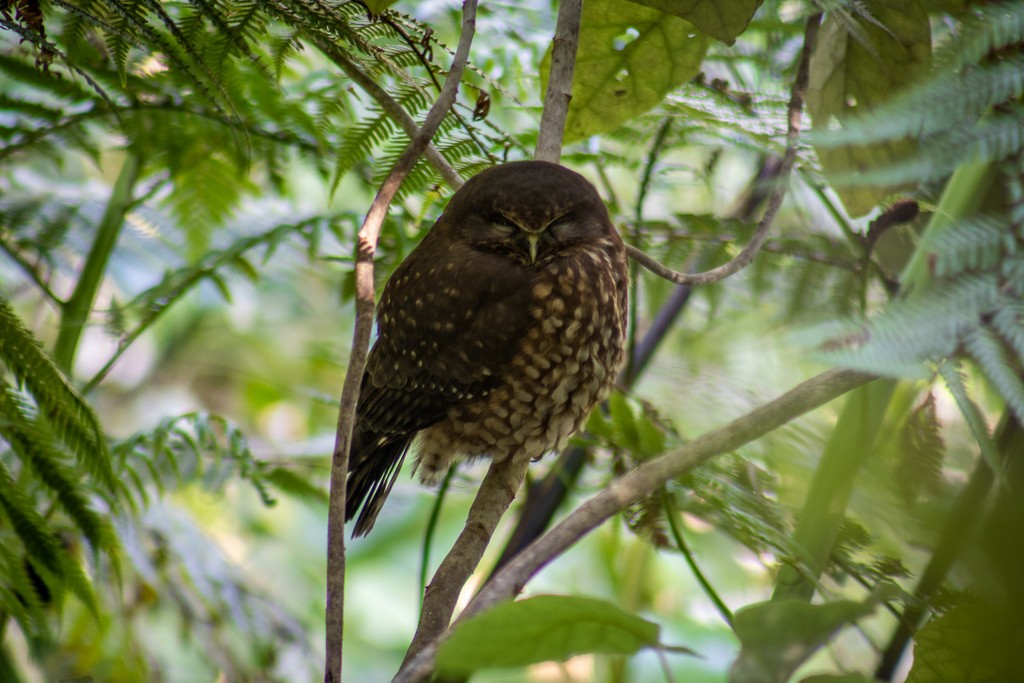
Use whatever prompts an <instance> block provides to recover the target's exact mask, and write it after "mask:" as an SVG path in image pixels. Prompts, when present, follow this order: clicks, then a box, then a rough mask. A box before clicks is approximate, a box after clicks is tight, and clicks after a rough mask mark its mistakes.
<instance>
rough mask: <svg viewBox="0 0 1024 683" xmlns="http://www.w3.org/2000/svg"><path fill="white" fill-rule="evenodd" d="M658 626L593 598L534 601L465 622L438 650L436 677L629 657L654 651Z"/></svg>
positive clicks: (500, 607) (537, 598)
mask: <svg viewBox="0 0 1024 683" xmlns="http://www.w3.org/2000/svg"><path fill="white" fill-rule="evenodd" d="M658 631H659V629H658V625H657V624H652V623H651V622H649V621H645V620H643V619H641V618H640V617H637V616H635V615H633V614H630V613H628V612H625V611H623V610H622V609H620V608H618V607H616V606H615V605H613V604H611V603H608V602H605V601H603V600H595V599H593V598H583V597H570V596H564V595H538V596H535V597H532V598H527V599H525V600H518V601H516V602H510V603H506V604H502V605H498V606H496V607H494V608H493V609H490V610H488V611H487V612H485V613H483V614H480V615H478V616H475V617H473V618H471V619H467V620H466V622H465V623H463V624H461V625H459V626H458V627H457V628H456V629H455V630H454V631H453V632H452V634H451V636H450V637H448V638H447V639H446V640H445V641H444V643H443V644H442V646H441V649H440V650H439V652H438V654H437V667H438V671H439V672H440V673H441V674H442V675H467V674H470V673H472V672H474V671H478V670H480V669H493V668H504V667H512V666H523V665H526V664H533V663H536V662H544V661H549V660H554V661H565V660H567V659H569V658H570V657H572V656H574V655H578V654H583V653H591V652H598V653H604V654H622V655H629V654H633V653H635V652H637V651H638V650H639V649H641V648H644V647H657V646H658Z"/></svg>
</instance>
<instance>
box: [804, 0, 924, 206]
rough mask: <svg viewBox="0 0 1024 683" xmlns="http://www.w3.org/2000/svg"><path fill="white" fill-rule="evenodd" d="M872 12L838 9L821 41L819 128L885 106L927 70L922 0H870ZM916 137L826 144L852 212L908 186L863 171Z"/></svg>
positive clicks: (811, 99)
mask: <svg viewBox="0 0 1024 683" xmlns="http://www.w3.org/2000/svg"><path fill="white" fill-rule="evenodd" d="M855 7H856V8H857V9H860V10H861V12H863V14H864V16H862V17H854V18H850V17H848V16H844V14H843V13H842V12H835V13H830V15H829V17H828V18H827V19H826V20H825V22H824V23H823V24H822V26H821V35H820V36H819V39H818V41H817V43H816V45H815V53H814V58H813V60H812V61H811V64H812V65H813V67H812V69H811V73H810V84H809V86H808V91H807V108H808V110H809V111H810V114H811V116H812V118H813V119H814V126H815V128H816V129H818V130H827V129H829V128H830V127H831V126H832V124H833V120H834V119H838V121H839V122H840V123H842V122H844V121H846V120H848V119H850V118H855V117H857V116H860V115H862V113H863V112H870V111H872V110H874V109H877V108H878V107H880V106H882V105H883V104H884V103H885V102H886V101H887V100H888V99H890V98H892V97H894V96H896V95H898V94H899V92H900V90H901V89H903V88H904V87H906V86H907V84H912V83H915V82H916V81H917V80H918V78H919V77H920V76H921V75H922V74H924V73H926V72H927V70H928V66H929V62H930V61H931V28H930V25H929V21H928V15H927V14H926V13H925V11H924V8H923V7H921V4H920V2H918V0H901V2H878V1H869V2H865V3H864V4H863V5H857V6H855ZM915 149H916V144H915V141H914V140H913V139H895V140H888V141H885V142H879V143H874V144H863V145H849V146H845V147H834V146H827V147H819V148H818V156H819V158H820V159H821V164H822V167H823V168H824V170H825V173H826V174H827V175H829V176H830V177H831V178H832V179H833V186H834V187H835V188H836V191H837V192H838V193H839V195H840V197H842V199H843V204H844V205H845V206H846V210H847V211H848V212H849V213H850V215H852V216H863V215H864V214H866V213H868V212H869V211H871V209H872V208H874V207H875V205H877V204H878V203H879V202H880V201H881V200H882V199H884V198H885V197H886V196H887V195H889V194H891V193H893V192H895V191H896V190H898V189H903V188H901V187H893V186H885V185H876V186H870V185H864V184H863V183H862V182H861V181H860V180H859V179H858V175H860V174H863V173H865V172H869V171H871V170H874V169H877V168H884V167H886V166H889V165H891V164H892V163H893V162H895V161H899V160H901V159H903V158H904V157H906V156H908V155H910V154H912V153H913V152H914V150H915Z"/></svg>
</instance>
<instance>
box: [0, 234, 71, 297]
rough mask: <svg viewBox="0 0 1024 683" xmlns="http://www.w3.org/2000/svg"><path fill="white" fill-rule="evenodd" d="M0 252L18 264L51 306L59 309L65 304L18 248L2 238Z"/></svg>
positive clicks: (0, 239)
mask: <svg viewBox="0 0 1024 683" xmlns="http://www.w3.org/2000/svg"><path fill="white" fill-rule="evenodd" d="M0 251H3V252H4V253H5V254H7V256H8V257H9V258H10V259H11V260H12V261H14V262H15V263H16V264H18V267H19V268H21V269H22V270H23V271H24V272H25V275H27V276H28V277H29V279H31V280H32V282H33V283H34V284H35V286H36V287H38V288H39V291H41V292H42V293H43V295H44V296H45V297H46V299H47V301H49V302H50V303H51V304H56V306H57V307H60V306H61V305H62V304H63V302H62V301H61V300H60V298H59V297H58V296H57V295H56V294H55V293H54V291H53V290H52V289H50V284H49V283H48V282H47V281H46V280H45V279H44V278H43V275H42V273H40V272H39V269H38V268H37V267H36V266H34V265H32V264H31V263H29V262H28V259H26V258H25V257H24V256H22V255H21V252H20V251H19V250H18V249H17V247H15V246H14V245H12V244H11V243H10V242H8V241H7V240H5V239H3V238H2V237H0Z"/></svg>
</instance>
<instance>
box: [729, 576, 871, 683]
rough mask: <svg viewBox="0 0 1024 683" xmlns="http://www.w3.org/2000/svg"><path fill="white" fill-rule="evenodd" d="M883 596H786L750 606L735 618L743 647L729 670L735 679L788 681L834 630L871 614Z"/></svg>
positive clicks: (749, 682)
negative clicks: (816, 599) (814, 600)
mask: <svg viewBox="0 0 1024 683" xmlns="http://www.w3.org/2000/svg"><path fill="white" fill-rule="evenodd" d="M882 599H884V594H883V593H879V594H878V595H872V596H871V597H869V598H868V599H867V600H865V601H863V602H853V601H850V600H833V601H831V602H828V603H826V604H823V605H812V604H810V603H807V602H804V601H803V600H785V601H771V602H765V603H760V604H754V605H748V606H747V607H744V608H743V609H741V610H739V611H738V612H736V616H735V621H734V630H735V631H736V635H737V636H738V637H739V639H740V643H741V644H742V649H741V650H740V656H739V658H738V659H737V660H736V662H735V663H734V664H733V665H732V669H731V670H730V671H729V681H730V683H754V682H757V683H785V681H787V680H789V677H790V676H791V675H792V673H793V672H794V671H795V670H796V668H797V667H798V666H800V664H802V663H803V662H804V661H806V660H807V658H808V657H810V656H811V655H812V654H813V653H814V652H815V651H816V650H818V649H819V648H820V647H821V646H822V645H824V644H825V643H826V642H827V641H828V639H829V638H830V637H831V636H832V634H833V633H835V632H836V631H837V630H838V629H840V628H842V627H843V626H845V625H847V624H849V623H851V622H853V621H856V620H857V619H860V618H861V617H865V616H867V615H869V614H871V613H872V612H873V611H874V610H875V607H876V606H877V604H878V602H879V601H880V600H882Z"/></svg>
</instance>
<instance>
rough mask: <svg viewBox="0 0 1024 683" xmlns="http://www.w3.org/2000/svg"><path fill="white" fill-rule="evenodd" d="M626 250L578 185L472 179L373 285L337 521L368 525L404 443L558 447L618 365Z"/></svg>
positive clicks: (559, 173) (421, 455) (431, 457)
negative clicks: (370, 337) (369, 340)
mask: <svg viewBox="0 0 1024 683" xmlns="http://www.w3.org/2000/svg"><path fill="white" fill-rule="evenodd" d="M626 283H627V265H626V254H625V250H624V248H623V244H622V240H621V239H620V238H619V235H618V233H617V232H616V231H615V228H614V227H613V226H612V223H611V220H610V219H609V218H608V212H607V210H606V209H605V207H604V204H603V203H602V202H601V198H600V197H599V196H598V194H597V191H596V190H595V189H594V187H593V186H592V185H591V184H590V183H589V182H588V181H587V180H586V179H585V178H583V176H581V175H579V174H578V173H574V172H573V171H570V170H568V169H566V168H563V167H561V166H558V165H556V164H551V163H547V162H542V161H521V162H515V163H510V164H504V165H501V166H496V167H494V168H491V169H488V170H486V171H484V172H482V173H480V174H479V175H477V176H475V177H473V178H472V179H470V180H469V181H468V182H467V183H466V184H465V185H464V186H463V187H462V188H461V189H459V190H458V191H457V192H456V193H455V194H454V195H453V196H452V198H451V200H450V201H449V202H448V206H447V208H446V209H445V211H444V213H443V214H442V215H441V217H440V218H439V219H438V220H437V222H436V223H434V225H433V227H432V228H431V229H430V232H428V233H427V235H426V237H424V239H423V241H422V242H421V243H420V245H419V246H418V247H416V248H415V249H414V250H413V251H412V253H410V254H409V256H408V257H407V258H406V259H405V261H403V262H402V264H401V265H399V266H398V268H397V269H396V270H395V272H394V274H393V275H392V276H391V279H390V280H388V283H387V285H386V286H385V287H384V292H383V294H382V296H381V300H380V304H379V305H378V307H377V323H378V338H377V341H376V343H375V344H374V345H373V348H372V349H371V350H370V355H369V357H368V359H367V366H366V374H365V375H364V376H363V382H362V391H361V394H360V397H359V403H358V407H357V409H356V426H355V433H354V435H353V440H352V450H351V457H350V460H349V476H348V505H347V509H346V519H351V518H352V517H353V516H355V515H356V513H357V512H358V513H359V516H358V519H357V520H356V525H355V529H354V531H353V535H355V536H361V535H363V534H365V533H367V532H368V531H369V530H370V529H371V528H372V527H373V523H374V521H375V520H376V518H377V514H378V513H379V512H380V509H381V506H382V505H383V503H384V499H385V498H386V497H387V495H388V493H389V492H390V491H391V487H392V485H393V484H394V483H395V479H396V477H397V476H398V471H399V469H400V467H401V463H402V460H403V459H404V457H405V454H406V452H407V451H408V450H409V447H410V445H411V444H412V442H413V441H414V440H416V441H417V446H416V468H418V470H419V475H420V479H421V480H422V481H423V482H424V483H435V482H436V481H437V480H438V479H439V478H441V476H442V475H443V474H444V473H445V471H446V470H447V469H448V467H449V466H450V465H451V464H452V463H453V462H455V460H456V459H459V458H463V457H479V456H488V457H491V458H495V459H504V458H509V457H513V458H529V459H534V458H538V457H540V456H541V455H543V454H544V452H546V451H549V450H553V449H559V448H561V447H562V446H563V445H564V444H565V442H566V440H567V439H568V438H569V436H570V435H571V434H573V433H574V432H575V431H576V430H577V429H579V427H580V425H581V424H582V422H583V420H584V419H585V418H586V416H587V414H588V413H589V412H590V410H591V408H593V407H594V405H595V404H596V403H597V402H598V401H600V400H601V399H602V398H603V397H604V396H605V394H606V393H607V392H608V389H609V388H610V387H611V385H612V382H613V381H614V379H615V376H616V374H617V372H618V370H619V366H620V365H621V363H622V360H623V355H624V338H625V330H626Z"/></svg>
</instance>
